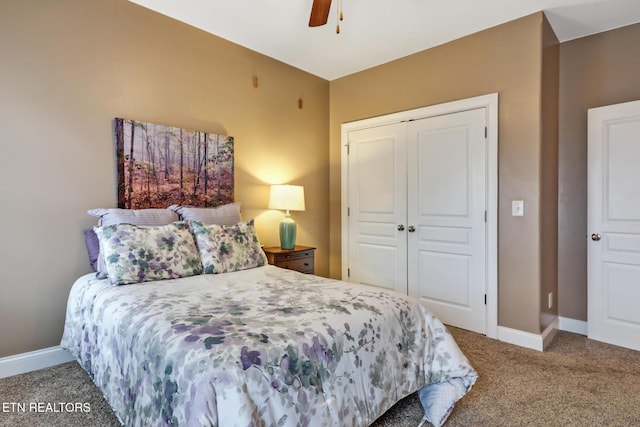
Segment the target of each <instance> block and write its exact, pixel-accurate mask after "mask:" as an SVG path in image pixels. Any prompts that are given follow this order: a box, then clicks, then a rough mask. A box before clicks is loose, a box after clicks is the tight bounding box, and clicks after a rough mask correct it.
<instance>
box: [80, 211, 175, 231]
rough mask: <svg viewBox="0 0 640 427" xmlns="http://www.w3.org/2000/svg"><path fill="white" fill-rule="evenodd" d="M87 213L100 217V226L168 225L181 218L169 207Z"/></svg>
mask: <svg viewBox="0 0 640 427" xmlns="http://www.w3.org/2000/svg"><path fill="white" fill-rule="evenodd" d="M87 213H88V214H89V215H91V216H95V217H98V218H99V219H98V225H99V226H102V225H113V224H133V225H138V226H141V227H144V226H147V227H148V226H158V225H167V224H171V223H172V222H176V221H179V220H180V218H178V214H177V213H176V212H174V211H172V210H169V209H120V208H111V209H89V210H88V211H87Z"/></svg>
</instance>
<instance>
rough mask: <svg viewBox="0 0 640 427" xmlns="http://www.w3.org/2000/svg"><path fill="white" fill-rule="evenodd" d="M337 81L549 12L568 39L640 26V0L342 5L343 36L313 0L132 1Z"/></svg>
mask: <svg viewBox="0 0 640 427" xmlns="http://www.w3.org/2000/svg"><path fill="white" fill-rule="evenodd" d="M130 1H132V2H133V3H137V4H139V5H141V6H144V7H147V8H149V9H152V10H155V11H156V12H159V13H162V14H164V15H167V16H170V17H172V18H174V19H177V20H179V21H182V22H185V23H187V24H189V25H193V26H194V27H197V28H200V29H202V30H204V31H207V32H209V33H212V34H215V35H217V36H219V37H222V38H224V39H227V40H229V41H232V42H234V43H236V44H239V45H242V46H245V47H247V48H249V49H252V50H255V51H257V52H260V53H262V54H265V55H267V56H270V57H272V58H275V59H278V60H280V61H282V62H285V63H287V64H289V65H292V66H294V67H297V68H300V69H302V70H304V71H307V72H309V73H312V74H314V75H317V76H319V77H322V78H324V79H327V80H333V79H336V78H339V77H343V76H345V75H348V74H352V73H355V72H358V71H361V70H364V69H367V68H370V67H373V66H376V65H380V64H383V63H385V62H389V61H392V60H394V59H397V58H401V57H403V56H406V55H409V54H412V53H415V52H419V51H422V50H425V49H428V48H431V47H434V46H437V45H440V44H443V43H446V42H449V41H451V40H455V39H457V38H460V37H463V36H466V35H469V34H473V33H475V32H478V31H481V30H484V29H487V28H490V27H493V26H496V25H499V24H502V23H504V22H508V21H511V20H514V19H517V18H520V17H522V16H526V15H530V14H532V13H535V12H538V11H541V10H544V11H545V13H546V15H547V17H548V19H549V22H550V23H551V25H552V27H553V29H554V31H555V33H556V36H557V37H558V40H559V41H560V42H564V41H567V40H573V39H576V38H579V37H583V36H586V35H590V34H595V33H599V32H602V31H606V30H609V29H613V28H618V27H622V26H625V25H629V24H633V23H637V22H640V0H482V1H481V0H342V2H343V4H342V6H343V11H344V21H342V22H341V24H340V30H341V31H340V34H336V31H335V27H336V10H337V5H338V1H339V0H333V3H332V5H331V11H330V13H329V22H328V24H327V25H325V26H322V27H316V28H309V27H308V26H307V24H308V22H309V13H310V11H311V4H312V1H313V0H180V1H176V0H130Z"/></svg>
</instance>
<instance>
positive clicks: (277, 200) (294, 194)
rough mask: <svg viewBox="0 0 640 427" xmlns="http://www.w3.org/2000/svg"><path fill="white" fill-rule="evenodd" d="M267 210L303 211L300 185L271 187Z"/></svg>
mask: <svg viewBox="0 0 640 427" xmlns="http://www.w3.org/2000/svg"><path fill="white" fill-rule="evenodd" d="M269 209H283V210H285V209H286V210H291V211H303V210H304V187H303V186H301V185H272V186H271V192H270V193H269Z"/></svg>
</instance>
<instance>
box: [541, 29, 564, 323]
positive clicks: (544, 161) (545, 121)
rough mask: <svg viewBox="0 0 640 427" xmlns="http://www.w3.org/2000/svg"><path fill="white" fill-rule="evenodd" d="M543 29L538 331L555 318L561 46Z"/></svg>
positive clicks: (550, 33)
mask: <svg viewBox="0 0 640 427" xmlns="http://www.w3.org/2000/svg"><path fill="white" fill-rule="evenodd" d="M542 30H543V31H542V45H543V47H542V92H541V94H542V103H541V107H542V111H541V116H542V122H541V128H542V139H541V141H540V159H541V161H540V200H541V203H540V279H541V282H540V330H541V331H544V330H545V329H546V328H547V326H549V325H550V324H551V323H552V322H553V321H554V320H555V319H556V317H557V315H558V301H557V299H558V102H559V101H558V79H559V67H560V44H559V43H558V38H557V37H556V35H555V33H554V32H553V29H552V28H551V26H550V25H549V22H548V21H547V20H546V19H545V20H544V23H543V28H542ZM549 293H551V295H552V305H551V307H549Z"/></svg>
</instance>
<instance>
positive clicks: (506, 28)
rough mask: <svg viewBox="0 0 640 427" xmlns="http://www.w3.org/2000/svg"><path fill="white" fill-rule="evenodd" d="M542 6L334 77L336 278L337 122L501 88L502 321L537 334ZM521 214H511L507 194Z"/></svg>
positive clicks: (336, 239)
mask: <svg viewBox="0 0 640 427" xmlns="http://www.w3.org/2000/svg"><path fill="white" fill-rule="evenodd" d="M543 21H544V17H543V15H542V13H538V14H534V15H531V16H528V17H525V18H522V19H519V20H516V21H512V22H509V23H506V24H503V25H500V26H498V27H495V28H493V29H489V30H486V31H482V32H480V33H477V34H474V35H471V36H469V37H465V38H462V39H459V40H456V41H453V42H451V43H448V44H445V45H442V46H439V47H436V48H433V49H429V50H426V51H423V52H420V53H417V54H414V55H411V56H408V57H406V58H402V59H399V60H396V61H393V62H390V63H388V64H384V65H381V66H379V67H375V68H372V69H369V70H366V71H363V72H360V73H356V74H353V75H351V76H347V77H344V78H341V79H338V80H334V81H332V82H331V84H330V85H331V96H330V104H331V129H330V136H331V153H330V161H331V184H330V185H331V194H330V201H331V275H332V277H340V274H341V273H340V272H341V267H340V265H341V264H340V263H341V261H340V254H341V247H340V246H341V241H340V235H341V234H340V233H341V225H340V221H341V219H340V164H341V163H340V162H341V160H340V158H341V143H340V124H341V123H345V122H349V121H354V120H359V119H363V118H367V117H372V116H379V115H384V114H388V113H392V112H397V111H402V110H408V109H412V108H417V107H421V106H427V105H434V104H439V103H442V102H446V101H452V100H457V99H463V98H469V97H473V96H477V95H484V94H488V93H493V92H498V93H499V110H500V111H499V149H498V150H499V155H498V156H499V212H498V216H499V241H498V245H499V253H498V258H499V266H498V269H499V271H498V276H499V277H498V280H499V282H498V288H499V289H498V291H499V301H498V306H499V312H498V323H499V324H500V325H502V326H507V327H510V328H515V329H519V330H522V331H528V332H532V333H540V282H541V278H540V270H541V263H540V251H541V249H540V233H541V230H540V218H539V214H540V212H541V211H540V197H541V196H540V185H541V181H540V155H541V152H540V141H541V132H542V130H541V124H540V123H541V84H542V79H541V74H542V41H543V40H542V29H543ZM512 200H524V201H525V216H524V217H512V216H511V201H512Z"/></svg>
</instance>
